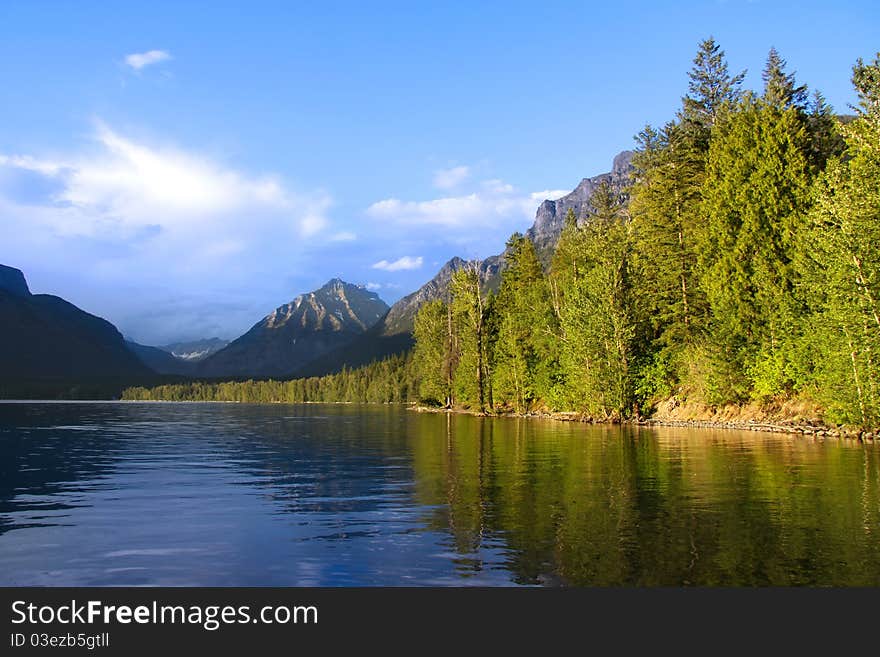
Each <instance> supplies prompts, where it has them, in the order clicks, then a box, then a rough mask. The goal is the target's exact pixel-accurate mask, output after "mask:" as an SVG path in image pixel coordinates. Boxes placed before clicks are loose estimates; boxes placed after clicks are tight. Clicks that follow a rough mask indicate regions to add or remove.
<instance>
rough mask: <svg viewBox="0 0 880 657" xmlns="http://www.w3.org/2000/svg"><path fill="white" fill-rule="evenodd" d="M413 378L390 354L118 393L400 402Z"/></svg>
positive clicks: (408, 361)
mask: <svg viewBox="0 0 880 657" xmlns="http://www.w3.org/2000/svg"><path fill="white" fill-rule="evenodd" d="M417 389H418V382H417V379H416V377H415V368H414V367H413V359H412V357H411V356H391V357H390V358H386V359H385V360H381V361H376V362H374V363H371V364H369V365H365V366H364V367H360V368H358V369H354V370H350V369H344V370H342V371H341V372H339V373H338V374H330V375H327V376H322V377H311V378H308V379H291V380H288V381H275V380H268V381H253V380H250V381H225V382H222V383H212V382H207V381H193V382H189V383H179V384H170V385H161V386H156V387H153V388H144V387H138V388H128V389H126V390H125V391H124V392H123V393H122V398H123V399H128V400H139V401H160V400H161V401H213V402H216V401H222V402H242V403H285V404H294V403H305V402H328V403H329V402H358V403H374V404H381V403H402V402H407V401H410V400H411V399H413V398H414V397H415V393H416V390H417Z"/></svg>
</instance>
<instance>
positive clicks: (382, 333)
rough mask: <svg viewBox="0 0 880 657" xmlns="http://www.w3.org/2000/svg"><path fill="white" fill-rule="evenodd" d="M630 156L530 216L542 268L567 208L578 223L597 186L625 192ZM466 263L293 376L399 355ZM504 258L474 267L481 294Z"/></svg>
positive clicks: (457, 263) (444, 270)
mask: <svg viewBox="0 0 880 657" xmlns="http://www.w3.org/2000/svg"><path fill="white" fill-rule="evenodd" d="M632 155H633V153H632V151H623V152H621V153H618V154H617V156H615V158H614V161H613V163H612V166H611V171H609V172H608V173H602V174H599V175H598V176H593V177H592V178H584V179H583V180H581V182H580V183H578V185H577V187H575V188H574V190H573V191H572V192H570V193H569V194H566V195H565V196H563V197H562V198H560V199H557V200H556V201H550V200H546V201H544V202H543V203H541V205H540V206H539V207H538V210H537V212H536V213H535V222H534V223H533V224H532V227H531V228H529V229H528V231H526V236H527V237H528V238H529V239H530V240H532V242H533V243H534V245H535V249H536V250H537V252H538V257H539V258H540V259H541V262H542V263H543V264H544V266H545V267H548V266H549V264H550V259H551V258H552V257H553V252H554V250H555V249H556V244H557V242H558V241H559V236H560V235H561V234H562V228H563V227H564V225H565V215H566V214H567V213H568V211H569V209H571V210H574V212H575V215H576V216H577V217H578V218H580V219H584V218H586V217H588V216H589V214H590V212H591V206H590V198H591V197H592V196H593V193H594V192H595V191H596V189H597V188H598V187H599V186H600V185H601V184H602V183H605V182H607V183H609V184H610V185H611V186H612V188H613V189H614V190H615V191H616V192H617V193H618V194H619V195H621V196H623V194H624V192H625V187H626V185H627V184H628V181H629V177H630V174H631V172H632V164H631V160H632ZM466 264H467V263H466V262H465V261H464V260H463V259H461V258H459V257H455V258H452V259H451V260H449V261H448V262H447V263H446V264H444V265H443V267H441V268H440V271H438V272H437V274H436V275H435V276H434V278H432V279H431V280H430V281H428V282H427V283H425V284H424V285H423V286H422V287H420V288H419V289H418V290H416V291H415V292H413V293H412V294H409V295H407V296H405V297H403V298H402V299H400V300H399V301H397V302H396V303H395V304H394V305H393V306H391V308H390V310H389V311H388V313H387V314H386V315H385V316H384V317H383V318H382V319H381V320H380V321H379V322H378V323H377V324H376V325H375V326H374V327H372V328H371V329H370V330H369V331H366V332H365V333H364V334H363V335H361V336H360V337H358V338H356V339H355V340H354V341H353V342H351V344H348V345H346V346H345V347H343V348H341V349H339V350H336V351H333V352H331V353H328V354H326V355H324V356H321V357H319V358H316V359H315V360H313V361H312V362H311V363H309V364H308V365H307V366H305V367H303V368H301V369H300V370H298V371H297V374H298V375H300V376H320V375H323V374H329V373H332V372H338V371H339V370H341V369H342V368H343V367H358V366H360V365H366V364H367V363H369V362H371V361H373V360H376V359H379V358H384V357H386V356H390V355H393V354H399V353H403V352H404V351H407V350H408V349H409V348H410V347H411V346H412V345H413V339H412V330H413V322H414V321H415V316H416V313H418V311H419V309H420V308H421V307H422V306H423V305H424V304H425V303H427V302H428V301H433V300H434V299H441V298H444V297H445V295H446V289H447V287H448V286H449V281H450V279H451V278H452V274H453V273H455V272H456V271H457V270H459V269H461V268H462V267H464V266H465V265H466ZM504 266H505V262H504V254H503V253H502V254H500V255H494V256H489V257H488V258H486V259H485V260H482V261H480V262H479V263H478V267H479V273H480V280H481V281H482V287H483V290H484V291H485V292H489V291H496V290H497V289H498V287H499V285H500V284H501V272H502V271H503V270H504Z"/></svg>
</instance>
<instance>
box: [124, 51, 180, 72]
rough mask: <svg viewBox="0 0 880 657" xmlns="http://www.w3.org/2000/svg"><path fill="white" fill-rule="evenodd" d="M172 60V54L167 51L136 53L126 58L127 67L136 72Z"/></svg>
mask: <svg viewBox="0 0 880 657" xmlns="http://www.w3.org/2000/svg"><path fill="white" fill-rule="evenodd" d="M169 59H171V54H170V53H168V52H167V51H165V50H148V51H147V52H135V53H132V54H130V55H126V56H125V63H126V65H128V66H130V67H131V68H133V69H134V70H136V71H140V70H141V69H142V68H145V67H147V66H152V65H153V64H158V63H159V62H164V61H166V60H169Z"/></svg>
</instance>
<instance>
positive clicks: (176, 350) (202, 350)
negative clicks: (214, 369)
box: [159, 338, 229, 363]
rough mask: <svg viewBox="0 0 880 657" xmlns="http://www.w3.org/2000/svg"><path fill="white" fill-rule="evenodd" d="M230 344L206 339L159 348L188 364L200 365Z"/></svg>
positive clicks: (216, 339)
mask: <svg viewBox="0 0 880 657" xmlns="http://www.w3.org/2000/svg"><path fill="white" fill-rule="evenodd" d="M228 344H229V340H221V339H220V338H206V339H204V340H193V341H191V342H173V343H171V344H166V345H162V346H160V347H159V349H161V350H162V351H167V352H168V353H169V354H171V355H172V356H174V357H175V358H177V359H178V360H183V361H186V362H188V363H198V362H199V361H202V360H205V359H206V358H207V357H208V356H210V355H211V354H213V353H216V352H218V351H220V350H221V349H223V347H225V346H226V345H228Z"/></svg>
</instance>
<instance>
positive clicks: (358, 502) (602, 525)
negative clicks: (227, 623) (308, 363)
mask: <svg viewBox="0 0 880 657" xmlns="http://www.w3.org/2000/svg"><path fill="white" fill-rule="evenodd" d="M0 584H2V585H7V586H9V585H13V586H17V585H49V586H62V585H64V586H81V585H85V586H90V585H102V586H103V585H118V586H128V585H162V586H189V585H211V586H261V585H274V586H374V585H392V586H400V585H439V586H464V585H480V586H496V585H502V586H509V585H544V586H585V585H627V586H629V585H636V586H679V585H748V586H756V585H757V586H764V585H847V586H848V585H872V586H876V585H878V584H880V446H878V445H877V444H872V443H869V444H860V443H858V442H854V441H843V440H841V441H835V440H825V441H822V440H820V439H813V438H806V437H803V436H787V435H783V434H764V433H751V432H739V431H725V430H718V431H714V430H708V429H693V430H690V429H679V428H639V427H617V426H590V425H583V424H576V423H563V422H554V421H551V420H537V419H515V418H497V419H489V418H477V417H471V416H464V415H446V414H419V413H413V412H410V411H407V410H405V409H404V408H402V407H398V406H353V405H264V406H260V405H238V404H197V403H179V404H178V403H134V402H116V403H114V402H108V403H98V402H96V403H8V402H7V403H0Z"/></svg>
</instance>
